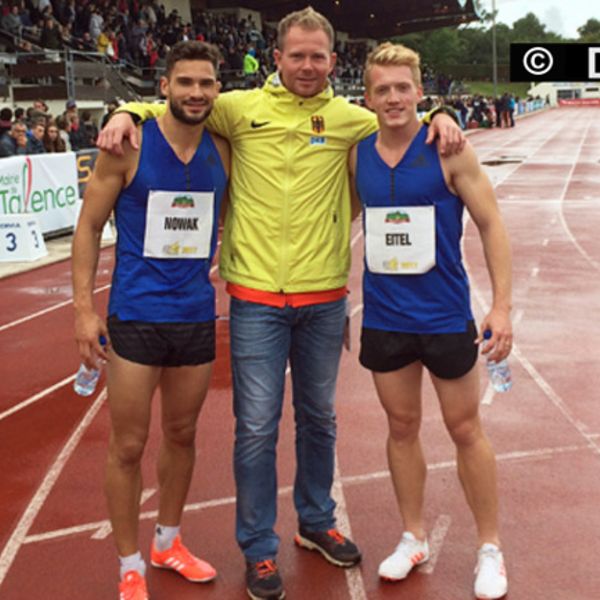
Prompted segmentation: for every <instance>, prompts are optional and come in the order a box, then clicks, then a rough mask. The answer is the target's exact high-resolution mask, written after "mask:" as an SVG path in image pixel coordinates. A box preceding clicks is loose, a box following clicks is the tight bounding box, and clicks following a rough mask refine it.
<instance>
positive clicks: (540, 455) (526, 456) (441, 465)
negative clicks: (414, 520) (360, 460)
mask: <svg viewBox="0 0 600 600" xmlns="http://www.w3.org/2000/svg"><path fill="white" fill-rule="evenodd" d="M589 449H590V448H589V445H579V446H559V447H553V448H538V449H537V450H519V451H515V452H506V453H504V454H496V462H524V461H537V460H548V459H550V458H553V457H554V456H557V455H559V454H567V453H570V452H581V451H582V450H589ZM455 468H456V461H455V460H446V461H443V462H438V463H431V464H428V465H427V471H431V472H434V471H443V470H446V469H455ZM389 477H390V472H389V471H388V470H387V469H386V470H385V471H374V472H373V473H366V474H363V475H350V476H348V477H343V478H342V481H343V482H344V485H346V486H349V485H360V484H363V483H368V482H369V481H374V480H377V479H388V478H389Z"/></svg>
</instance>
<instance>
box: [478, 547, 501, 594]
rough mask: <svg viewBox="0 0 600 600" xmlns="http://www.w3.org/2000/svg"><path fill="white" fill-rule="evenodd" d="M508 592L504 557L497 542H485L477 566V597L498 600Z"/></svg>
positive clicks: (480, 550)
mask: <svg viewBox="0 0 600 600" xmlns="http://www.w3.org/2000/svg"><path fill="white" fill-rule="evenodd" d="M507 592H508V580H507V578H506V568H505V567H504V557H503V556H502V552H501V551H500V548H498V546H496V545H495V544H483V546H481V548H480V549H479V553H478V555H477V566H476V567H475V597H476V598H478V600H498V598H503V597H504V596H506V594H507Z"/></svg>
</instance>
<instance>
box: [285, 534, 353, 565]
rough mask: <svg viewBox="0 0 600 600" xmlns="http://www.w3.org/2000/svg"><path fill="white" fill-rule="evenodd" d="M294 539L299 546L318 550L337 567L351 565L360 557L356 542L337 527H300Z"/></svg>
mask: <svg viewBox="0 0 600 600" xmlns="http://www.w3.org/2000/svg"><path fill="white" fill-rule="evenodd" d="M294 541H295V542H296V544H298V546H300V547H301V548H306V549H307V550H318V551H319V552H320V553H321V554H322V555H323V556H324V557H325V558H326V559H327V560H328V561H329V562H330V563H331V564H333V565H336V566H338V567H353V566H354V565H357V564H358V563H359V562H360V560H361V558H362V557H361V555H360V550H359V549H358V548H357V547H356V544H355V543H354V542H352V541H351V540H349V539H348V538H347V537H344V536H343V535H342V534H341V533H340V532H339V531H338V530H337V529H329V530H328V531H306V530H305V529H302V527H301V528H300V531H299V532H298V533H297V534H296V537H295V538H294Z"/></svg>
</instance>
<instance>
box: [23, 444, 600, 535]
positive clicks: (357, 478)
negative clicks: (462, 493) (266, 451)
mask: <svg viewBox="0 0 600 600" xmlns="http://www.w3.org/2000/svg"><path fill="white" fill-rule="evenodd" d="M595 435H596V436H598V435H599V434H595ZM585 450H589V446H588V445H571V446H555V447H549V448H538V449H535V450H522V451H514V452H507V453H502V454H498V455H497V456H496V461H497V462H536V461H539V460H549V459H552V458H554V457H555V456H559V455H562V454H569V453H575V452H582V451H585ZM455 468H456V461H455V460H448V461H441V462H437V463H430V464H428V465H427V471H428V472H431V473H433V472H437V471H445V470H448V469H455ZM389 477H390V472H389V470H387V469H386V470H384V471H374V472H372V473H365V474H362V475H348V476H346V477H340V479H339V482H340V483H341V484H342V485H344V486H355V485H362V484H368V483H370V482H372V481H377V480H380V479H389ZM334 485H335V482H334ZM292 491H293V488H292V486H284V487H281V488H279V489H278V490H277V495H278V496H279V497H284V496H288V495H291V494H292ZM235 500H236V499H235V496H226V497H224V498H216V499H214V500H205V501H203V502H195V503H191V504H186V505H185V507H184V509H183V510H184V512H185V513H191V512H198V511H202V510H207V509H211V508H219V507H222V506H230V505H234V504H235ZM157 516H158V511H157V510H152V511H145V512H142V513H140V521H147V520H151V519H156V517H157ZM342 518H343V516H342ZM106 525H109V521H108V519H102V520H100V521H92V522H89V523H82V524H80V525H73V526H71V527H63V528H60V529H54V530H51V531H45V532H42V533H35V534H30V535H27V536H26V537H25V538H24V539H23V544H24V545H25V544H34V543H37V542H45V541H48V540H53V539H57V538H62V537H69V536H74V535H79V534H82V533H87V532H90V531H91V532H96V531H98V530H99V529H101V528H103V527H105V526H106ZM91 538H92V539H94V535H92V536H91Z"/></svg>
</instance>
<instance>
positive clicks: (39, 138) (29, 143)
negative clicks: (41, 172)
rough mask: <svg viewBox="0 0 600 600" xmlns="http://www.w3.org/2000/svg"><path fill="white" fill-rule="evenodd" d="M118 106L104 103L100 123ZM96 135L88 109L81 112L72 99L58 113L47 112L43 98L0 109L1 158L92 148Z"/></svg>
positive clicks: (113, 103) (95, 128)
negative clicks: (21, 105)
mask: <svg viewBox="0 0 600 600" xmlns="http://www.w3.org/2000/svg"><path fill="white" fill-rule="evenodd" d="M117 106H118V103H117V101H116V100H111V101H110V102H108V103H107V112H106V114H105V116H104V118H103V120H102V124H101V126H103V125H104V124H105V123H106V121H107V119H108V116H109V115H110V113H111V112H112V111H113V110H115V108H117ZM97 137H98V125H97V123H96V122H95V121H94V119H93V118H92V113H91V111H89V110H84V111H81V112H80V111H79V110H78V108H77V103H76V102H75V101H74V100H68V101H67V102H66V104H65V110H64V112H63V113H62V114H60V115H57V116H52V115H51V114H50V113H49V112H48V106H47V104H46V103H45V102H44V101H43V100H35V101H34V102H33V105H32V106H30V107H29V108H27V109H24V108H16V109H15V110H14V111H13V109H11V108H7V107H6V108H2V109H1V110H0V158H4V157H7V156H15V155H17V154H42V153H45V152H68V151H71V150H83V149H85V148H94V147H95V146H96V138H97Z"/></svg>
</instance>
